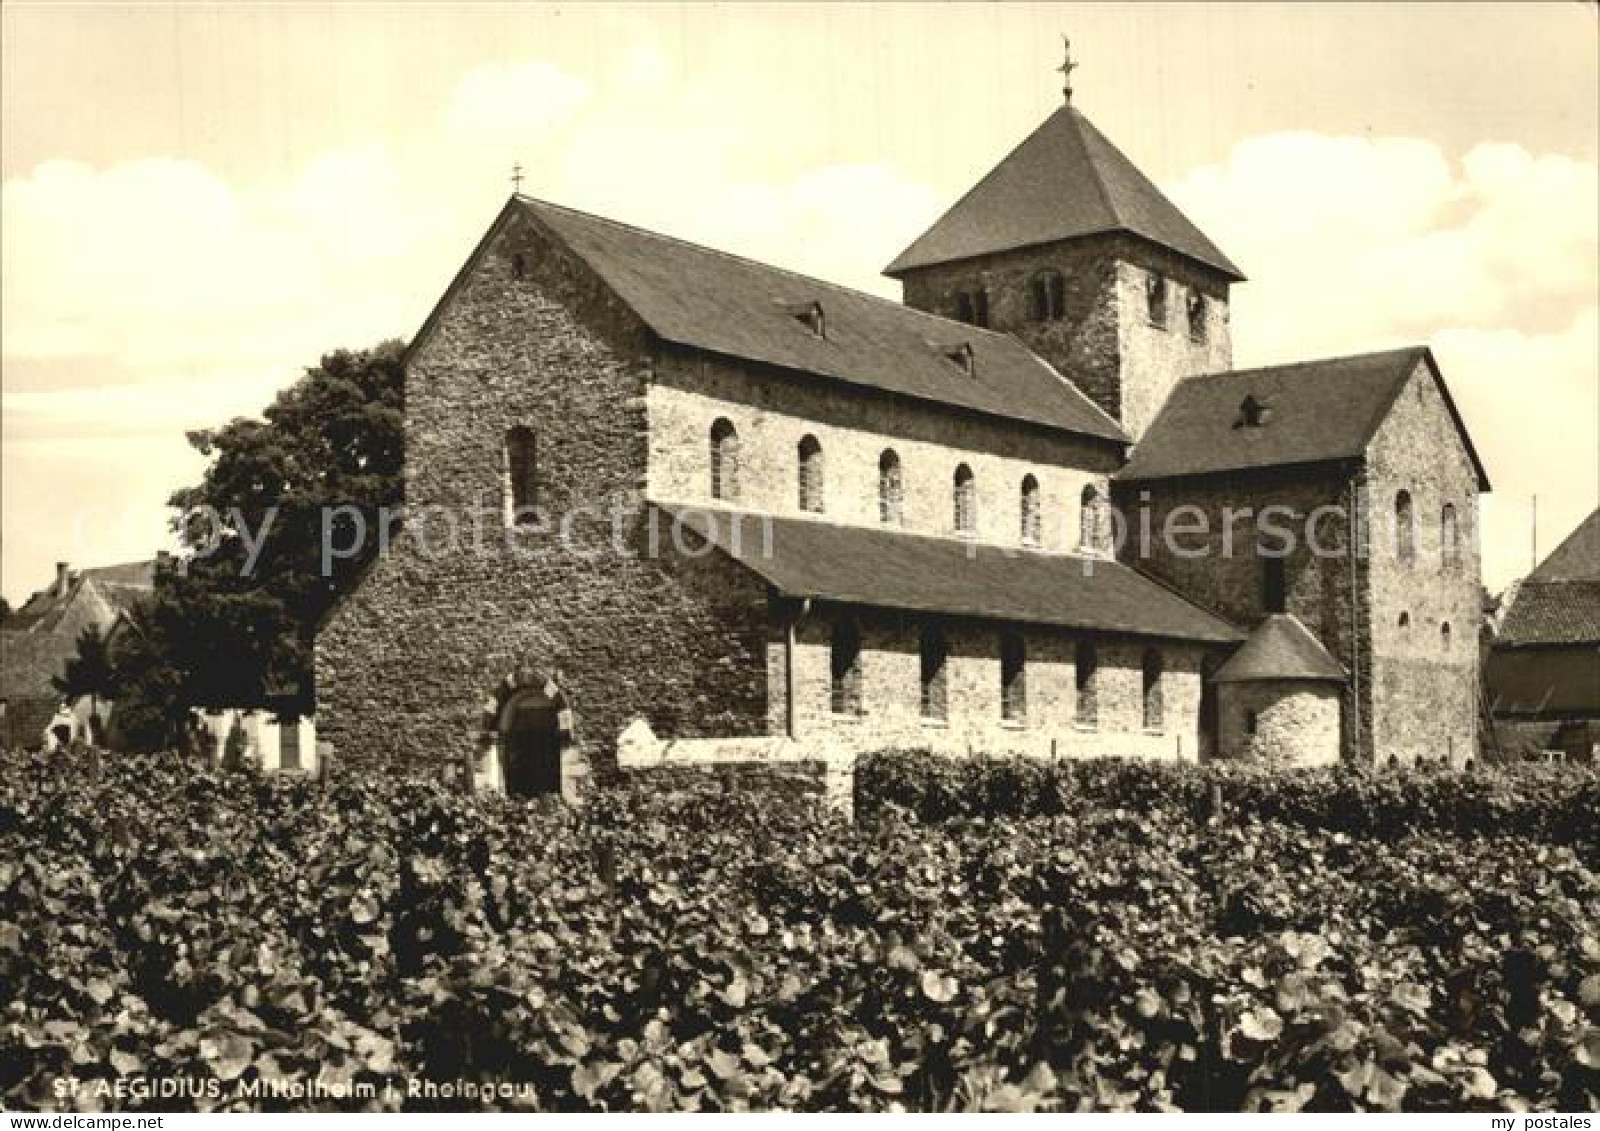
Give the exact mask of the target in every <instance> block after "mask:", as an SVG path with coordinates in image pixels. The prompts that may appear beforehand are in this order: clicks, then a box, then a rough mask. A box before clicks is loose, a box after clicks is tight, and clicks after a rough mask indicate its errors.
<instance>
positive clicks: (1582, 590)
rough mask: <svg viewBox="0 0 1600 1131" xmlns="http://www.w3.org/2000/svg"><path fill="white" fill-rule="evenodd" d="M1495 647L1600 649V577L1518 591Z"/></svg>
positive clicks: (1529, 583)
mask: <svg viewBox="0 0 1600 1131" xmlns="http://www.w3.org/2000/svg"><path fill="white" fill-rule="evenodd" d="M1495 644H1496V645H1507V646H1510V647H1516V646H1518V645H1523V644H1593V645H1595V646H1597V647H1600V578H1594V579H1574V580H1560V581H1538V580H1535V579H1534V578H1532V577H1530V578H1528V580H1526V581H1524V582H1523V583H1522V585H1520V586H1519V587H1518V588H1517V591H1516V594H1515V595H1514V596H1513V597H1512V599H1511V607H1510V608H1508V609H1507V610H1506V612H1505V616H1504V617H1503V618H1502V619H1501V622H1500V630H1499V632H1498V633H1497V634H1496V635H1495Z"/></svg>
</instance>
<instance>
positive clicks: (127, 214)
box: [0, 44, 1600, 595]
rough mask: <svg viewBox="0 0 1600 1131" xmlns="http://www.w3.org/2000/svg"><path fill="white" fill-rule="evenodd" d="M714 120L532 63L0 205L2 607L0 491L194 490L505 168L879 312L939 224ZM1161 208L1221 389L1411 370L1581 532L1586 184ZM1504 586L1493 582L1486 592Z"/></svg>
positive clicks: (690, 85)
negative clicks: (224, 435) (429, 108)
mask: <svg viewBox="0 0 1600 1131" xmlns="http://www.w3.org/2000/svg"><path fill="white" fill-rule="evenodd" d="M724 93H725V92H724V91H723V90H722V89H721V88H718V87H715V86H714V85H712V84H711V83H710V82H709V80H707V79H706V78H705V76H702V75H699V74H696V73H693V72H691V71H688V70H681V71H680V70H678V69H676V68H675V66H674V63H673V60H672V59H671V58H669V57H667V56H665V55H663V54H662V53H661V52H660V51H659V50H658V49H656V48H654V47H652V46H650V45H648V44H643V45H635V46H634V47H631V48H625V49H623V50H622V51H620V52H619V53H618V54H617V56H616V57H615V61H614V62H613V63H611V64H610V65H609V67H608V68H607V69H605V70H602V71H597V72H596V75H595V77H594V79H593V81H592V82H591V81H589V80H587V79H584V78H580V77H578V76H576V75H573V74H571V73H569V72H566V71H563V70H561V69H560V68H558V67H556V66H555V65H553V64H551V63H550V62H548V61H543V60H524V61H514V62H508V63H500V64H495V65H493V66H487V67H482V68H478V69H476V70H473V71H471V72H468V73H466V74H464V75H462V76H461V77H460V79H459V80H458V81H457V82H456V83H455V85H454V86H453V87H452V88H451V89H450V93H449V95H448V97H447V98H446V99H445V100H443V101H442V103H441V104H440V106H439V110H438V113H437V114H436V115H435V116H434V117H433V118H432V119H431V120H430V119H422V120H419V121H418V122H417V123H416V124H415V127H414V128H413V129H412V130H411V132H409V133H408V134H405V135H403V136H402V135H396V136H390V137H385V138H383V139H380V140H378V141H372V142H369V143H366V144H352V145H350V146H348V147H345V148H340V149H336V150H332V151H329V152H326V153H323V154H321V155H319V156H318V157H317V158H316V159H315V160H313V161H311V162H309V163H308V164H306V165H305V166H303V167H301V168H299V169H296V170H294V171H292V173H291V174H290V175H288V176H287V177H284V178H282V179H280V180H278V181H276V182H272V183H259V184H248V185H243V184H232V183H229V182H228V181H227V180H225V179H223V178H222V177H220V176H219V175H218V174H217V173H216V172H215V171H214V170H212V169H210V168H208V167H206V166H205V165H203V164H200V163H197V162H194V161H187V160H177V159H171V158H163V157H150V158H144V159H140V160H133V161H127V162H123V163H120V164H116V165H113V166H110V167H106V168H96V167H93V166H90V165H87V164H84V163H82V162H76V161H66V160H58V161H49V162H46V163H44V164H41V165H39V166H38V167H36V168H35V169H33V170H32V171H31V172H30V173H29V174H27V175H26V176H21V177H15V178H12V179H8V180H7V181H6V182H5V184H4V186H3V190H0V226H3V228H4V231H5V233H6V238H5V240H4V241H3V243H0V303H3V316H4V325H5V340H4V358H3V363H4V375H5V380H4V392H3V397H0V407H3V409H4V428H5V437H6V449H5V453H4V464H5V466H4V474H5V478H6V480H7V481H8V486H10V487H11V488H12V489H11V491H9V492H8V494H7V500H8V504H12V505H8V506H7V508H6V539H5V555H6V557H5V566H6V569H5V576H6V578H7V580H8V581H10V582H11V587H8V595H15V593H14V591H13V590H14V588H21V587H25V586H27V585H28V584H30V583H31V582H32V580H34V578H35V576H36V575H37V576H42V574H40V570H41V569H43V570H44V571H45V572H48V563H49V562H50V561H52V560H53V555H54V553H55V551H54V549H52V548H51V547H50V544H49V543H50V540H51V538H52V537H53V535H52V534H51V532H50V528H49V526H48V524H35V523H33V522H30V521H24V520H23V519H22V517H21V516H22V515H23V513H24V512H23V511H22V510H17V509H14V506H16V505H19V504H16V503H15V500H16V498H17V496H16V493H15V492H16V487H15V485H16V484H17V483H19V482H35V481H36V480H35V476H47V473H46V471H45V470H44V469H45V468H47V467H48V466H49V462H48V460H47V459H46V457H45V455H44V454H42V453H47V452H48V453H50V456H49V458H50V459H54V458H58V457H60V455H61V453H63V452H68V451H71V452H73V453H74V456H73V457H71V458H73V459H74V462H75V463H76V464H77V465H78V466H80V467H81V468H82V469H83V470H82V472H81V474H78V475H75V476H72V477H70V478H69V479H61V478H57V479H54V480H52V483H53V487H52V491H53V492H54V496H55V497H56V498H60V496H61V493H62V492H64V491H69V490H70V491H78V490H81V492H82V493H83V495H85V496H86V497H91V498H101V497H104V498H117V499H122V498H124V497H129V496H128V490H129V487H128V483H111V482H109V481H108V478H107V477H113V478H114V477H115V476H116V475H117V471H116V470H115V467H114V466H113V463H108V462H107V461H105V460H98V459H96V460H77V459H76V452H77V451H79V450H80V447H81V446H82V445H91V446H92V445H93V444H96V443H114V444H115V446H116V450H118V451H119V452H123V453H132V452H139V453H142V454H139V455H134V456H131V457H124V458H132V459H133V460H135V461H137V462H139V463H140V466H141V469H142V472H143V474H142V475H141V477H138V478H137V479H131V480H130V481H129V482H138V483H139V484H142V485H143V486H141V490H145V491H146V493H147V494H150V498H149V499H148V500H147V501H146V503H145V504H142V506H143V510H141V511H140V513H142V514H149V515H154V514H159V503H160V500H161V499H163V498H164V497H165V494H166V492H167V491H168V490H170V488H171V487H173V486H177V485H178V484H180V483H182V482H184V481H186V479H187V478H190V477H192V475H193V465H192V460H191V456H190V454H189V453H188V451H187V449H186V447H184V445H183V441H182V437H181V431H182V430H183V429H184V428H187V427H193V426H195V425H197V424H207V423H216V422H219V421H221V420H224V419H227V418H228V417H230V416H232V415H235V414H238V413H253V412H258V411H259V410H260V409H261V408H263V407H264V406H265V405H266V403H267V402H268V400H269V399H270V396H271V393H272V391H273V390H274V389H275V388H277V387H281V386H282V385H283V384H286V383H287V382H288V381H290V380H292V379H293V377H294V375H295V374H296V373H297V372H298V371H299V370H300V368H301V367H303V366H304V365H307V364H309V363H311V362H313V361H314V360H315V359H316V357H317V356H318V355H319V354H320V353H321V352H323V351H324V350H326V349H329V348H332V347H335V346H342V345H349V346H359V345H365V344H370V343H372V342H375V341H377V340H379V339H381V338H384V337H389V336H394V335H406V334H409V333H411V332H412V331H414V330H415V328H416V326H417V325H418V324H419V323H420V321H421V319H422V318H423V317H424V316H425V314H426V313H427V311H428V309H429V308H430V307H431V306H432V304H433V303H434V301H435V300H436V299H437V298H438V296H439V294H440V293H441V292H442V290H443V289H444V287H445V286H446V284H447V283H448V281H449V279H450V277H451V275H452V274H453V272H454V271H455V269H456V267H457V266H459V264H460V262H461V260H462V259H463V258H464V257H465V255H466V254H467V253H468V251H469V250H470V249H471V247H472V246H473V244H474V242H475V241H476V239H477V238H478V236H479V235H480V234H481V232H482V230H483V228H484V226H485V225H486V224H487V222H488V220H489V218H490V217H491V216H492V215H493V212H494V210H495V209H496V208H497V207H498V206H499V204H500V203H501V201H503V200H504V195H505V192H506V191H507V188H508V187H509V186H507V184H506V181H505V177H506V175H507V173H508V172H509V165H510V162H511V161H512V160H518V161H521V162H522V163H523V165H524V166H525V168H526V170H527V172H528V176H529V180H528V182H527V185H526V188H527V190H529V191H532V192H534V193H535V194H536V195H539V196H543V197H546V198H548V199H551V200H555V201H558V202H560V203H564V204H568V205H571V206H573V207H577V208H582V209H586V210H589V211H594V212H600V213H604V214H607V215H612V216H615V217H617V218H619V219H623V220H627V221H629V222H632V223H635V224H639V225H641V226H644V227H650V228H655V229H658V230H661V231H665V232H668V233H671V234H673V235H677V236H680V237H683V238H686V239H691V240H695V241H698V242H701V243H705V244H709V245H711V246H713V247H719V248H723V249H726V250H728V251H732V252H736V253H739V254H743V255H748V256H752V257H755V258H759V259H763V260H766V261H769V262H772V263H775V264H778V265H781V266H785V267H788V268H791V269H793V270H798V271H802V272H805V273H807V274H811V275H815V276H818V277H820V278H824V279H828V280H832V281H836V282H841V283H845V284H847V285H851V286H856V287H859V288H862V289H865V290H871V291H875V292H877V293H879V294H884V295H887V296H890V297H893V296H895V295H896V293H897V288H896V286H895V285H894V284H893V283H891V282H889V281H888V280H885V279H883V278H882V276H881V275H880V274H879V272H880V270H881V269H882V266H883V264H884V263H885V262H886V261H887V259H888V258H889V257H891V256H892V255H893V254H894V253H895V252H896V251H898V250H899V249H900V248H901V247H903V246H904V245H905V244H907V243H908V242H910V240H911V239H912V238H913V237H914V236H915V235H916V234H917V233H918V232H919V231H921V230H922V229H923V228H924V227H926V226H927V224H929V223H930V222H932V220H933V219H934V218H935V216H936V215H937V213H938V211H939V209H940V207H941V205H943V204H946V203H948V200H946V199H944V197H945V195H946V194H943V193H938V192H935V191H934V190H933V189H932V188H931V187H929V186H928V185H926V184H923V183H921V182H918V181H916V180H913V179H911V178H908V177H907V176H905V175H904V174H903V173H902V172H901V171H900V170H898V169H897V168H896V167H895V166H894V165H892V164H889V163H886V162H883V161H881V160H877V159H876V158H877V155H876V154H868V155H862V154H853V153H849V152H844V151H838V150H835V149H833V148H830V146H829V144H828V142H827V139H819V137H818V136H816V134H817V131H818V130H819V129H820V127H821V124H822V122H823V121H824V120H825V119H823V118H821V117H819V116H815V115H807V114H805V113H803V112H799V111H796V112H795V113H793V114H790V115H788V116H785V113H786V111H785V110H784V108H781V107H780V108H778V110H777V111H775V110H774V107H773V106H772V105H771V104H770V103H767V104H757V103H755V102H753V101H752V102H750V103H748V104H746V103H744V102H739V101H737V100H736V101H735V102H733V103H730V102H729V101H728V100H727V99H726V98H725V97H724V96H723V95H724ZM1170 191H1171V193H1172V195H1173V197H1174V199H1175V200H1177V201H1178V202H1179V204H1180V205H1181V206H1182V207H1184V209H1185V211H1187V212H1188V213H1189V214H1190V215H1191V216H1192V217H1193V218H1194V219H1195V220H1196V221H1197V222H1198V223H1200V224H1201V226H1202V227H1204V228H1205V229H1206V230H1207V231H1208V232H1209V233H1210V234H1211V235H1212V236H1213V237H1214V238H1216V239H1217V241H1218V242H1219V243H1220V244H1221V245H1222V246H1223V247H1225V248H1227V249H1228V251H1229V253H1230V255H1232V256H1233V257H1234V258H1235V259H1236V260H1237V261H1238V262H1239V263H1240V264H1241V265H1243V267H1244V268H1245V270H1246V271H1247V272H1249V273H1250V275H1251V277H1252V278H1251V282H1250V283H1248V284H1246V285H1244V286H1241V287H1239V288H1238V289H1237V290H1236V291H1235V303H1234V312H1233V327H1234V334H1235V342H1236V354H1237V357H1238V360H1239V361H1240V362H1241V363H1257V362H1268V361H1275V360H1286V359H1293V358H1297V357H1306V356H1316V355H1322V354H1330V353H1342V352H1352V351H1355V350H1361V349H1368V348H1376V347H1380V346H1384V345H1389V344H1394V343H1398V342H1410V341H1418V340H1421V341H1429V342H1432V343H1433V344H1434V345H1435V348H1436V351H1437V352H1438V354H1439V357H1440V359H1441V361H1442V363H1443V365H1444V367H1445V370H1446V374H1447V377H1448V378H1449V379H1450V380H1451V382H1452V385H1453V387H1455V388H1456V391H1457V394H1458V398H1459V399H1460V400H1461V402H1462V404H1463V411H1464V412H1465V413H1466V415H1467V420H1468V423H1469V425H1470V426H1471V427H1472V428H1473V431H1474V433H1475V435H1476V436H1477V438H1478V440H1479V445H1480V448H1482V449H1483V451H1484V456H1485V459H1486V460H1487V461H1488V462H1489V465H1490V473H1491V476H1492V477H1493V479H1494V481H1495V486H1496V489H1497V491H1498V492H1499V495H1498V496H1496V497H1495V498H1494V499H1492V500H1491V501H1490V502H1489V503H1488V504H1486V508H1485V509H1486V513H1487V515H1488V516H1489V521H1490V523H1491V524H1493V523H1496V522H1499V523H1501V524H1502V525H1503V527H1504V529H1505V530H1507V531H1514V530H1515V529H1518V528H1519V527H1520V526H1522V525H1525V524H1523V523H1522V521H1521V518H1519V513H1522V512H1518V511H1517V509H1516V508H1517V506H1521V507H1523V512H1525V504H1526V499H1527V498H1528V496H1529V495H1531V494H1532V492H1533V491H1534V490H1537V491H1538V492H1539V494H1540V509H1541V515H1543V516H1546V517H1545V518H1544V519H1543V521H1544V522H1547V523H1548V524H1549V529H1551V530H1552V531H1553V530H1554V529H1555V526H1556V525H1557V524H1558V523H1563V522H1564V523H1566V524H1567V525H1570V524H1571V523H1572V522H1575V521H1576V519H1577V517H1579V516H1580V515H1581V512H1582V509H1583V508H1585V507H1587V506H1591V505H1593V500H1594V496H1595V482H1594V473H1593V467H1594V463H1595V459H1594V451H1595V448H1596V444H1597V442H1600V441H1597V438H1596V436H1595V423H1594V422H1595V417H1596V411H1595V409H1594V407H1593V405H1594V384H1595V373H1596V365H1597V359H1596V357H1595V336H1596V331H1595V326H1594V313H1593V312H1594V308H1595V306H1596V294H1597V289H1600V286H1597V282H1596V232H1595V212H1596V209H1595V202H1596V197H1597V190H1596V173H1595V166H1594V164H1593V163H1592V162H1582V161H1576V160H1573V159H1571V158H1569V157H1564V156H1561V155H1552V154H1543V155H1535V154H1531V153H1529V152H1527V151H1526V150H1524V149H1522V148H1519V147H1517V146H1513V145H1505V144H1483V145H1479V146H1477V147H1476V148H1474V149H1472V150H1471V151H1470V152H1469V153H1467V154H1465V155H1464V156H1462V157H1461V159H1460V160H1453V159H1452V157H1451V156H1450V155H1448V154H1446V153H1444V152H1443V151H1442V150H1440V149H1439V147H1438V146H1436V145H1434V144H1432V143H1431V142H1427V141H1421V140H1416V139H1404V138H1391V139H1369V138H1337V137H1327V136H1322V135H1317V134H1310V133H1295V134H1275V135H1270V136H1266V137H1260V138H1253V139H1249V140H1246V141H1243V142H1241V143H1240V144H1239V145H1237V146H1236V147H1235V148H1234V149H1233V151H1232V152H1231V153H1230V154H1229V155H1228V158H1227V160H1226V161H1223V162H1219V163H1217V164H1215V165H1211V166H1207V167H1204V168H1201V169H1197V170H1195V171H1194V172H1193V173H1192V174H1191V175H1189V176H1187V177H1185V178H1183V179H1182V180H1181V181H1179V182H1178V183H1177V184H1175V185H1173V186H1171V189H1170ZM74 445H78V446H80V447H74ZM113 462H115V461H113ZM152 469H160V471H161V472H162V475H156V474H155V473H154V471H153V470H152ZM163 475H164V478H163ZM155 479H160V480H161V489H160V490H159V491H153V492H152V491H151V490H150V489H148V483H147V482H146V481H147V480H149V481H150V482H154V481H155ZM40 481H42V480H40ZM30 497H31V496H30ZM141 497H142V496H141ZM60 505H63V506H70V505H73V501H72V500H71V499H61V500H60ZM41 513H42V512H41ZM158 533H159V532H157V534H158ZM152 537H155V535H152ZM1498 537H1499V536H1498V535H1496V538H1498ZM1509 537H1510V536H1509V535H1507V537H1506V538H1500V539H1499V540H1500V541H1506V540H1507V539H1509ZM1553 537H1554V534H1552V535H1551V538H1552V539H1553ZM1552 544H1553V542H1552ZM145 548H147V546H146V545H145V544H142V543H125V542H121V541H116V542H107V544H106V545H105V547H103V550H102V552H100V553H98V554H97V553H84V554H81V555H79V554H76V552H75V556H82V557H86V558H94V557H103V558H113V557H121V556H133V555H135V554H137V553H140V552H143V550H144V549H145ZM1502 557H1504V558H1505V560H1504V561H1502V560H1501V558H1502ZM1510 557H1511V556H1508V555H1500V556H1497V557H1495V558H1494V559H1493V560H1492V561H1491V563H1490V576H1491V579H1492V580H1494V581H1495V582H1496V583H1497V584H1498V583H1499V582H1503V581H1504V580H1505V579H1506V578H1505V576H1503V574H1504V572H1505V570H1507V569H1509V568H1511V566H1510V564H1508V563H1509V562H1510Z"/></svg>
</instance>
